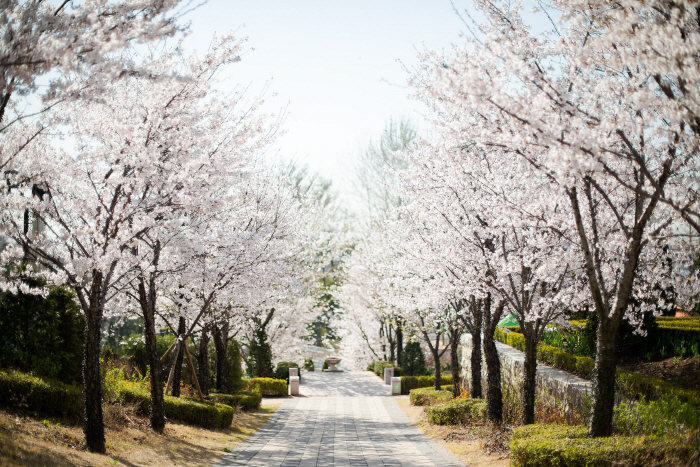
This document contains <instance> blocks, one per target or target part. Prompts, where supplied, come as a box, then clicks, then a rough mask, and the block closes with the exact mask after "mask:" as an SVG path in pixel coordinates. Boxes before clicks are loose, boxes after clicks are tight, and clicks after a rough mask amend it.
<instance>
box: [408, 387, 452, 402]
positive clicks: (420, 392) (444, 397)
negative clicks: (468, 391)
mask: <svg viewBox="0 0 700 467" xmlns="http://www.w3.org/2000/svg"><path fill="white" fill-rule="evenodd" d="M450 399H452V391H436V390H435V389H433V388H418V389H412V390H411V392H410V395H409V400H410V402H411V405H433V404H439V403H441V402H447V401H449V400H450Z"/></svg>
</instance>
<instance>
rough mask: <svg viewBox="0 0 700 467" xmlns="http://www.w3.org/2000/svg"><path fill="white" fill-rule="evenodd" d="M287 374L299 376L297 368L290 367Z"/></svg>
mask: <svg viewBox="0 0 700 467" xmlns="http://www.w3.org/2000/svg"><path fill="white" fill-rule="evenodd" d="M289 376H299V368H290V369H289Z"/></svg>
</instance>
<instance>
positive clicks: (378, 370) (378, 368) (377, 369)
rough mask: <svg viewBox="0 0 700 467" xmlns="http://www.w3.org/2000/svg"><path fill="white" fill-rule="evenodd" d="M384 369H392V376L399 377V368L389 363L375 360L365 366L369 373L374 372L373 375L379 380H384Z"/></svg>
mask: <svg viewBox="0 0 700 467" xmlns="http://www.w3.org/2000/svg"><path fill="white" fill-rule="evenodd" d="M384 368H393V369H394V376H401V367H399V366H396V365H394V364H393V363H391V362H386V361H382V360H375V361H373V362H371V363H370V364H369V365H368V366H367V369H368V370H369V371H374V374H376V375H377V376H379V377H380V378H384Z"/></svg>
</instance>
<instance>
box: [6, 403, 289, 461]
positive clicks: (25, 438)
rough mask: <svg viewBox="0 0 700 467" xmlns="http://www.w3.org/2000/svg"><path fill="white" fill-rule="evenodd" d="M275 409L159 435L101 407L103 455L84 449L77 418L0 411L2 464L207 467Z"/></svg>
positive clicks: (174, 426)
mask: <svg viewBox="0 0 700 467" xmlns="http://www.w3.org/2000/svg"><path fill="white" fill-rule="evenodd" d="M275 410H276V407H270V406H263V407H261V408H260V409H259V410H257V411H253V412H241V411H237V412H236V413H235V414H234V419H233V424H232V426H231V427H230V428H225V429H218V430H212V429H204V428H199V427H195V426H190V425H185V424H182V423H178V422H172V423H168V424H167V426H166V429H165V432H164V433H163V434H162V435H160V434H157V433H155V432H153V431H151V430H150V429H149V428H148V420H147V419H145V418H144V417H141V416H139V415H138V414H137V411H136V410H135V408H133V407H121V406H116V405H108V406H105V424H106V427H107V429H106V438H107V455H105V456H103V455H100V454H93V453H90V452H88V451H86V450H85V444H84V437H83V432H82V427H81V426H80V424H79V420H75V419H72V420H71V419H45V418H43V417H38V416H32V414H27V413H22V412H18V411H15V410H12V409H6V408H0V465H2V466H4V467H15V466H17V467H19V466H25V467H34V466H66V465H74V466H81V467H82V466H85V467H87V466H95V465H126V466H155V467H161V466H163V467H165V466H175V465H177V466H188V467H189V466H210V465H211V464H213V463H215V462H216V461H218V460H219V459H220V458H221V457H222V456H224V455H225V454H226V452H228V451H230V450H232V449H233V448H234V447H235V446H236V445H238V444H239V443H241V442H242V441H244V440H245V439H247V438H248V437H249V436H250V435H251V434H253V433H254V432H256V431H257V430H258V429H260V428H261V427H262V426H263V425H264V424H265V422H267V420H268V418H270V415H272V413H273V412H274V411H275Z"/></svg>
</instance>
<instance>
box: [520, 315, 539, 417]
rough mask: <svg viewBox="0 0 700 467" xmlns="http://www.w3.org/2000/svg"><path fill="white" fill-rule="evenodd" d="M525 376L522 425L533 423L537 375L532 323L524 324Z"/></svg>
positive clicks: (534, 336) (535, 347) (534, 335)
mask: <svg viewBox="0 0 700 467" xmlns="http://www.w3.org/2000/svg"><path fill="white" fill-rule="evenodd" d="M523 334H524V335H525V376H524V379H523V392H522V399H523V402H522V404H523V425H531V424H533V423H535V390H536V387H535V376H536V375H537V335H536V332H535V329H534V328H533V326H532V323H526V324H525V329H524V332H523Z"/></svg>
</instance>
